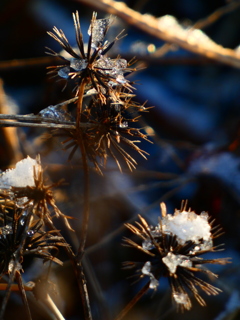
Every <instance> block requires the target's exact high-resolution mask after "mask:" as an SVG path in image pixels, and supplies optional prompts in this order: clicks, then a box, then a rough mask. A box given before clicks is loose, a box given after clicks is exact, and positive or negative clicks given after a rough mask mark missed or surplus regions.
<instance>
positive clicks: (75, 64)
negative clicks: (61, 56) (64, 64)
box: [70, 58, 87, 71]
mask: <svg viewBox="0 0 240 320" xmlns="http://www.w3.org/2000/svg"><path fill="white" fill-rule="evenodd" d="M70 67H71V68H72V69H74V70H75V71H81V70H84V69H86V67H87V62H86V61H85V60H84V59H75V58H71V59H70Z"/></svg>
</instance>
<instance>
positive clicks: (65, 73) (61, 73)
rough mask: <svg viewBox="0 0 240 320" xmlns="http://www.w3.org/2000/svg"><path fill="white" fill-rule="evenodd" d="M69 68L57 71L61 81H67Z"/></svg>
mask: <svg viewBox="0 0 240 320" xmlns="http://www.w3.org/2000/svg"><path fill="white" fill-rule="evenodd" d="M69 73H70V67H68V66H66V67H63V68H61V69H59V70H58V75H59V77H61V78H63V79H69V78H70V76H69Z"/></svg>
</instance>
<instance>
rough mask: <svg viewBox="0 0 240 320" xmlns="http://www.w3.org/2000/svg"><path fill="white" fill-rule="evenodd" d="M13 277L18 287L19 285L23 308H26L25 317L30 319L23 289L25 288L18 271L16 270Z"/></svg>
mask: <svg viewBox="0 0 240 320" xmlns="http://www.w3.org/2000/svg"><path fill="white" fill-rule="evenodd" d="M15 279H16V281H17V284H18V287H19V292H20V294H21V297H22V301H23V304H24V306H25V308H26V310H27V319H29V320H32V316H31V312H30V309H29V305H28V301H27V295H26V291H25V288H24V285H23V282H22V276H21V274H20V272H19V271H16V273H15Z"/></svg>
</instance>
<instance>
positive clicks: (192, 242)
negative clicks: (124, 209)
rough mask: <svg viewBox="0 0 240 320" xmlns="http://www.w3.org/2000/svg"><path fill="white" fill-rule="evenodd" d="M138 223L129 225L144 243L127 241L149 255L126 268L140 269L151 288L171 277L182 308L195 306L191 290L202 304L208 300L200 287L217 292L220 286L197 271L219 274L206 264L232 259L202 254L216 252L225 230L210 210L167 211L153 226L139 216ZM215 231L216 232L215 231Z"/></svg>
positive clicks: (129, 263) (211, 293)
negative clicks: (216, 240) (216, 224)
mask: <svg viewBox="0 0 240 320" xmlns="http://www.w3.org/2000/svg"><path fill="white" fill-rule="evenodd" d="M162 206H163V207H164V205H162ZM139 219H140V222H136V224H137V226H134V225H132V224H126V227H127V228H128V229H129V230H131V231H132V232H133V233H134V234H135V235H137V236H139V238H140V239H142V242H141V244H138V243H135V242H134V241H132V240H131V239H127V238H126V239H125V244H127V245H129V246H131V247H134V248H136V249H138V250H140V251H141V252H143V253H144V254H145V255H146V259H145V260H144V261H138V262H125V263H124V266H125V268H137V270H138V271H137V273H138V275H139V276H140V278H142V277H148V278H149V288H152V289H155V290H156V289H157V286H158V285H159V279H160V278H161V277H162V276H163V277H167V278H168V280H169V283H170V286H171V289H172V297H173V299H174V301H175V303H176V304H177V306H178V308H180V310H181V311H183V310H185V309H186V310H189V309H190V308H191V306H192V304H191V300H190V297H189V292H191V293H192V294H193V296H194V297H195V298H196V300H197V301H198V302H199V303H200V305H202V306H204V305H205V304H206V303H205V301H204V299H203V298H202V297H201V295H200V294H199V292H198V287H199V288H201V289H202V290H203V291H204V292H205V293H207V294H208V295H217V294H218V293H219V292H221V290H220V289H218V288H216V287H214V286H213V285H211V284H209V283H208V282H206V281H204V280H202V279H200V278H199V277H198V276H197V275H196V274H198V273H205V274H207V275H209V276H214V277H217V275H216V274H214V273H212V272H211V271H210V270H209V269H207V268H206V267H204V265H205V264H226V263H229V259H228V258H227V259H224V258H220V259H207V260H206V259H204V258H202V255H203V254H204V253H207V252H215V251H217V248H216V247H214V246H213V238H215V237H217V236H219V234H220V231H221V229H220V228H215V230H214V228H212V226H211V223H209V217H208V214H207V213H206V212H203V213H201V214H200V215H197V214H195V212H193V211H190V210H189V211H185V209H184V210H182V211H181V210H176V211H175V213H174V215H170V214H163V217H162V219H161V218H160V219H159V224H158V225H157V226H156V227H152V226H150V225H149V224H148V223H147V221H146V220H145V219H144V218H143V217H141V216H139ZM213 230H214V232H213Z"/></svg>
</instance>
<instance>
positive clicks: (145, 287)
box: [115, 281, 150, 320]
mask: <svg viewBox="0 0 240 320" xmlns="http://www.w3.org/2000/svg"><path fill="white" fill-rule="evenodd" d="M149 284H150V281H148V283H146V284H145V286H144V287H143V288H142V289H141V290H140V291H139V292H138V293H137V294H136V296H135V297H134V298H133V299H132V300H131V301H130V302H129V303H128V304H127V305H126V307H125V308H124V309H123V310H122V311H121V312H120V313H119V315H118V316H117V317H116V318H115V320H121V319H123V317H125V315H126V314H127V313H128V312H129V311H130V310H131V309H132V307H133V306H134V305H135V304H136V303H137V302H138V300H139V299H140V298H141V297H142V296H143V295H144V293H146V292H147V291H148V289H149Z"/></svg>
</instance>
